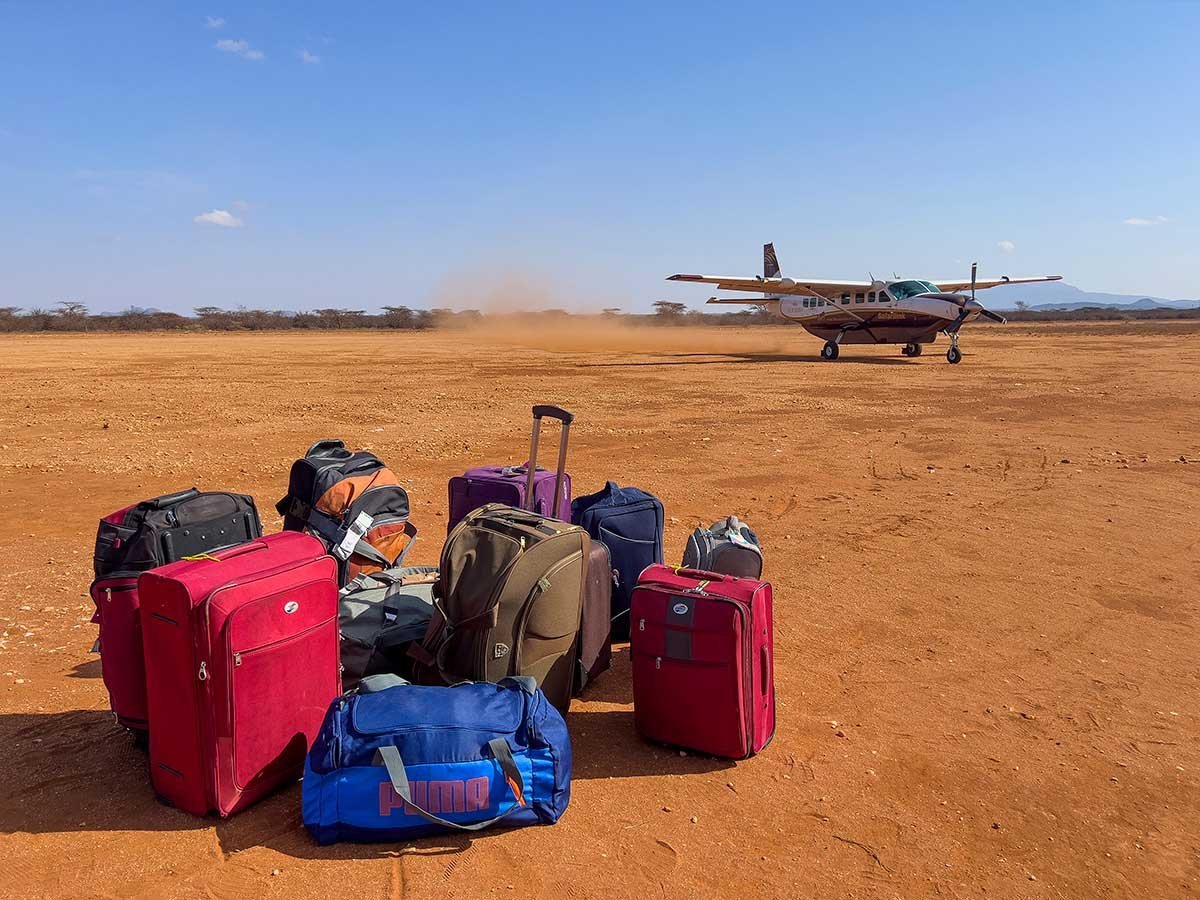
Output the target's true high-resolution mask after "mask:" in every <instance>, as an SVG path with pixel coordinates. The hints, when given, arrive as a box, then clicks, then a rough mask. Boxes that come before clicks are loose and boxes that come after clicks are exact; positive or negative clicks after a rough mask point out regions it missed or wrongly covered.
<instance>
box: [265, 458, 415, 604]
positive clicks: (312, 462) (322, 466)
mask: <svg viewBox="0 0 1200 900" xmlns="http://www.w3.org/2000/svg"><path fill="white" fill-rule="evenodd" d="M275 509H276V510H277V511H278V512H279V514H280V515H281V516H283V527H284V530H286V531H307V532H309V533H310V534H313V535H315V536H316V537H318V538H320V539H321V540H322V541H323V542H324V543H325V546H326V547H327V548H328V549H329V552H330V553H331V554H332V555H333V556H334V557H335V558H336V559H337V560H338V577H339V581H340V583H341V584H343V585H344V584H346V582H348V581H350V580H351V579H353V578H355V577H356V576H357V575H359V574H361V573H363V572H378V571H380V570H381V569H390V568H392V567H394V566H399V565H403V563H404V557H405V556H407V555H408V551H409V550H411V549H412V545H413V542H414V541H415V540H416V539H417V529H416V526H414V525H413V524H412V522H410V521H409V518H408V515H409V504H408V493H407V492H406V491H405V490H404V488H403V487H401V486H400V481H399V479H398V478H397V477H396V473H395V472H393V471H392V470H391V469H389V468H388V467H387V465H386V464H385V463H384V462H383V460H381V459H380V458H379V457H378V456H376V455H375V454H374V453H370V452H369V451H366V450H358V451H353V452H352V451H350V450H347V449H346V445H345V444H344V443H343V442H341V441H333V440H329V441H317V443H315V444H313V445H312V446H311V447H309V448H308V452H306V453H305V454H304V456H303V457H302V458H301V459H298V460H296V461H295V462H294V463H293V464H292V471H291V475H290V477H289V478H288V493H287V496H286V497H284V498H283V499H282V500H280V501H279V502H278V503H277V504H275Z"/></svg>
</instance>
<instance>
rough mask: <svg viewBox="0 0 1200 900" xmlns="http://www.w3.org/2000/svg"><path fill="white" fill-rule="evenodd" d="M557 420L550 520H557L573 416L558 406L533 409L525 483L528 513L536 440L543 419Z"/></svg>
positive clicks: (531, 503)
mask: <svg viewBox="0 0 1200 900" xmlns="http://www.w3.org/2000/svg"><path fill="white" fill-rule="evenodd" d="M547 416H548V417H550V418H552V419H558V420H559V421H560V422H562V434H561V436H560V437H559V439H558V472H557V473H556V474H555V476H554V503H553V504H552V505H551V506H550V518H552V519H556V518H558V505H559V503H560V502H562V495H563V476H564V475H565V474H566V471H567V438H568V437H569V436H570V433H571V423H572V422H574V421H575V414H574V413H571V412H567V411H566V410H565V409H562V408H561V407H558V406H549V405H545V404H539V405H537V406H535V407H534V408H533V434H532V436H531V437H530V439H529V463H528V466H529V474H528V476H527V479H526V481H525V502H526V504H528V508H529V510H530V512H532V511H533V476H534V474H535V473H536V472H537V451H538V438H539V437H540V436H541V432H542V419H543V418H544V417H547Z"/></svg>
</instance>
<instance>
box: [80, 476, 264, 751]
mask: <svg viewBox="0 0 1200 900" xmlns="http://www.w3.org/2000/svg"><path fill="white" fill-rule="evenodd" d="M261 534H262V524H261V523H260V522H259V520H258V510H257V509H255V507H254V500H253V499H251V498H250V497H247V496H245V495H244V494H230V493H224V492H211V493H202V492H201V491H198V490H196V489H195V488H189V489H188V490H186V491H179V492H177V493H174V494H166V495H164V496H162V497H155V498H154V499H152V500H143V501H142V502H141V503H136V504H134V505H133V506H127V507H125V508H124V509H119V510H117V511H116V512H114V513H110V514H109V515H107V516H105V517H104V518H103V519H101V520H100V527H99V528H98V529H97V531H96V550H95V556H94V558H93V565H94V567H95V573H96V578H95V580H94V581H93V582H92V586H91V589H90V593H91V595H92V602H93V603H95V605H96V614H95V615H94V616H92V621H93V622H94V623H95V624H97V625H99V626H100V637H99V638H98V639H97V640H96V643H95V645H94V646H93V647H92V650H93V651H99V652H100V669H101V675H102V676H103V678H104V686H105V687H106V688H108V695H109V702H110V705H111V706H112V710H113V712H114V713H116V715H117V720H118V721H119V722H120V723H121V724H122V725H124V726H125V727H126V728H128V729H129V730H130V731H132V732H133V733H134V734H135V736H138V737H139V739H142V738H144V734H145V732H146V729H147V728H148V713H147V706H146V669H145V666H144V664H143V658H142V623H141V616H140V613H139V611H138V610H139V603H138V589H137V579H138V575H139V574H140V573H142V572H145V571H146V570H147V569H154V568H157V567H158V566H163V565H166V564H167V563H172V562H175V561H176V560H179V559H182V558H183V557H185V556H196V555H199V554H202V553H212V552H213V551H215V550H220V549H222V548H224V547H229V546H232V545H234V544H244V543H245V542H247V541H251V540H254V539H255V538H257V537H258V536H259V535H261Z"/></svg>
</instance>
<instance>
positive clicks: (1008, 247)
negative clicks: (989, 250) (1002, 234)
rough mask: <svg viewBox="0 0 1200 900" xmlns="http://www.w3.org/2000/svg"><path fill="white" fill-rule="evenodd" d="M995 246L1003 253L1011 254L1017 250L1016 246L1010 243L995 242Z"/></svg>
mask: <svg viewBox="0 0 1200 900" xmlns="http://www.w3.org/2000/svg"><path fill="white" fill-rule="evenodd" d="M996 246H997V247H999V248H1000V250H1001V251H1003V252H1004V253H1012V252H1013V251H1014V250H1016V249H1017V245H1016V244H1014V243H1013V242H1012V241H999V242H997V244H996Z"/></svg>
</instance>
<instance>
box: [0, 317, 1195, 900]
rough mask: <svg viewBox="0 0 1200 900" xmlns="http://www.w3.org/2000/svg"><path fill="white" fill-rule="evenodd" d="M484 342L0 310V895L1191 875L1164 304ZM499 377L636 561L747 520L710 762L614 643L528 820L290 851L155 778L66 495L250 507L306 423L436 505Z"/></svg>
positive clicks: (1191, 676) (286, 796)
mask: <svg viewBox="0 0 1200 900" xmlns="http://www.w3.org/2000/svg"><path fill="white" fill-rule="evenodd" d="M519 342H520V341H519V338H518V337H516V332H515V331H514V332H513V334H512V335H509V336H500V337H495V336H492V337H485V336H483V335H481V334H450V333H441V334H392V333H368V332H353V333H346V334H311V335H303V334H265V335H125V336H89V335H78V336H57V337H56V336H34V337H13V336H6V337H3V338H0V377H2V379H3V384H4V385H5V390H4V392H3V395H2V396H0V426H2V430H0V450H2V453H0V498H2V499H3V501H4V502H3V509H4V513H5V514H4V516H3V517H2V518H0V559H2V560H3V564H2V566H0V624H2V626H3V628H2V630H3V634H2V635H0V746H2V747H3V748H4V755H5V757H6V759H5V765H4V769H3V778H0V853H2V855H3V858H4V859H5V861H6V865H5V867H4V873H3V876H2V877H0V896H2V897H5V898H8V897H21V898H25V897H82V896H87V897H122V898H134V897H144V898H192V897H210V898H212V897H246V896H255V897H262V898H267V897H289V898H291V897H320V898H328V897H343V896H352V897H355V898H362V900H368V898H375V897H382V898H395V897H438V898H443V900H449V898H455V897H488V896H499V897H514V898H520V897H546V898H560V897H570V898H584V897H596V898H620V897H637V898H653V897H672V898H674V897H697V898H717V897H751V896H753V897H780V898H785V897H786V898H792V897H802V896H803V897H808V896H811V897H833V896H847V897H927V896H933V897H978V896H989V897H994V896H1002V897H1070V898H1079V897H1154V898H1160V897H1189V896H1195V895H1196V894H1197V892H1198V889H1200V728H1198V723H1197V716H1198V715H1200V691H1198V689H1200V678H1198V675H1197V671H1198V665H1197V660H1200V640H1198V639H1197V626H1198V624H1200V618H1198V616H1200V551H1198V546H1197V541H1198V537H1200V528H1198V527H1197V518H1198V517H1197V513H1198V510H1200V404H1198V403H1197V399H1196V398H1197V395H1198V392H1200V336H1198V334H1197V330H1196V328H1195V326H1192V325H1177V324H1176V325H1171V324H1152V325H1135V326H1109V325H1087V326H1082V327H1073V326H1048V327H1038V326H1007V327H986V328H983V327H981V328H976V329H971V330H970V333H969V334H966V333H964V350H965V352H966V354H967V355H966V359H965V360H964V362H963V363H962V364H961V365H959V366H955V367H952V366H949V365H947V363H946V361H945V359H944V357H943V356H942V355H941V354H940V353H939V352H936V351H937V350H938V346H935V347H933V348H929V349H928V351H927V353H926V355H925V356H924V357H922V358H921V359H919V360H906V359H903V358H902V357H900V355H899V353H898V352H896V348H894V347H888V348H847V350H846V352H845V354H844V355H843V358H842V359H841V360H840V361H838V362H836V363H822V362H819V361H818V358H817V350H818V349H819V342H817V341H815V340H814V339H813V338H811V337H810V336H808V335H806V334H804V333H802V332H800V331H799V330H791V329H784V328H763V329H755V330H751V329H738V330H734V329H728V330H726V329H713V328H709V329H703V330H691V329H649V330H645V331H641V332H635V331H622V330H618V329H604V330H600V331H596V332H593V331H592V329H590V328H583V329H579V330H577V331H572V332H558V333H554V334H542V335H539V336H538V338H537V343H538V344H539V345H540V349H517V348H516V347H515V346H514V345H515V344H518V343H519ZM942 349H944V347H943V348H942ZM535 401H538V402H558V403H561V404H562V405H565V406H567V407H568V408H570V409H573V410H575V411H576V413H577V414H578V416H579V419H578V424H577V427H576V429H575V431H574V436H573V448H572V453H571V470H572V473H573V475H574V478H575V482H576V485H577V491H578V492H580V493H582V492H584V491H591V490H594V489H595V488H596V487H598V486H599V485H600V484H601V483H602V482H603V480H604V479H605V478H614V479H617V480H619V481H621V482H623V483H633V484H636V485H639V486H641V487H644V488H647V489H649V490H651V491H653V492H654V493H656V494H658V495H659V496H660V497H662V499H663V501H664V502H665V504H666V508H667V515H668V517H669V520H668V526H667V536H666V537H667V548H668V555H669V557H677V556H678V555H679V553H681V551H682V546H683V542H684V538H685V535H686V534H687V532H688V531H689V530H690V529H691V528H693V527H694V526H695V525H697V524H699V523H705V524H707V523H708V522H709V521H711V520H712V519H714V518H716V517H717V516H719V515H724V514H727V513H730V512H736V513H738V514H739V515H741V516H742V517H743V518H745V519H746V520H747V521H749V522H750V523H751V524H752V525H753V526H754V527H755V528H756V529H757V530H758V532H759V534H760V536H761V537H762V538H763V542H764V545H765V548H766V553H767V574H768V575H769V577H770V578H771V580H772V581H773V582H774V584H775V590H776V613H775V615H776V619H775V624H776V641H777V643H776V668H777V689H778V705H779V723H778V733H777V735H776V738H775V740H774V742H773V743H772V744H771V745H770V746H769V747H768V748H767V749H766V750H765V751H764V752H763V753H762V754H761V755H759V756H758V757H756V758H754V759H751V760H748V761H744V762H738V763H731V762H725V761H720V760H713V759H707V758H702V757H696V756H692V755H688V756H680V755H679V754H678V753H676V752H673V751H668V750H665V749H661V748H658V747H654V746H651V745H648V744H645V743H643V742H641V741H640V740H639V739H638V737H637V735H636V734H635V733H634V730H633V724H632V711H631V710H632V706H631V694H630V684H629V665H628V659H627V655H626V653H625V651H624V650H620V651H619V652H618V653H617V657H616V662H615V664H614V668H613V670H612V671H611V672H609V673H608V674H607V675H605V676H604V677H603V678H602V679H601V680H600V681H599V682H598V683H597V684H596V685H595V687H594V689H593V690H592V692H590V693H589V694H588V695H587V697H586V698H585V699H583V700H581V701H576V702H575V704H574V706H573V707H572V711H571V714H570V716H569V725H570V729H571V733H572V739H573V742H574V749H575V760H576V769H575V779H574V787H573V795H572V801H571V806H570V809H569V810H568V812H567V814H566V815H565V816H564V818H563V820H562V821H561V822H560V823H559V824H558V825H556V826H554V827H552V828H532V829H523V830H516V831H508V832H493V833H488V834H485V835H482V836H480V837H477V838H475V839H473V840H468V839H465V838H458V837H447V838H433V839H427V840H423V841H419V842H417V843H415V844H408V845H365V846H357V845H349V844H346V845H339V846H334V847H330V848H319V847H317V846H316V845H315V844H314V843H313V842H312V841H311V840H310V839H309V838H308V836H307V835H306V833H305V832H304V831H303V829H302V827H301V823H300V812H299V801H300V792H299V788H298V787H291V788H288V789H286V790H284V791H282V792H280V793H279V794H277V795H275V796H273V797H271V798H269V799H267V800H265V801H264V802H262V803H261V804H259V805H258V806H256V807H254V808H252V809H250V810H247V811H246V812H244V813H242V814H241V815H238V816H236V817H234V818H233V819H231V820H229V821H227V822H218V821H216V820H212V819H204V820H202V819H195V818H192V817H190V816H188V815H185V814H183V813H180V812H177V811H175V810H172V809H169V808H167V807H164V806H162V805H160V804H159V803H157V802H156V801H155V799H154V797H153V794H152V793H151V791H150V788H149V784H148V779H147V773H146V762H145V757H144V755H143V754H141V753H140V752H139V751H137V750H135V749H134V748H133V746H132V745H131V743H130V741H129V739H128V738H127V737H126V736H125V735H124V734H123V733H122V732H121V730H120V729H119V728H118V727H117V726H116V725H115V724H114V722H113V720H112V718H111V716H110V714H109V713H108V711H107V696H106V694H105V691H104V687H103V684H102V682H101V681H100V678H99V673H100V667H99V662H98V660H97V658H96V657H94V656H91V655H89V654H88V648H89V646H90V645H91V643H92V640H93V638H94V637H95V627H94V626H92V625H90V624H88V618H89V616H90V614H91V604H90V601H89V599H88V597H87V585H88V581H89V579H90V552H91V543H92V540H93V536H94V531H95V523H96V519H98V518H99V517H100V516H101V515H103V514H105V513H107V512H109V511H111V510H113V509H116V508H118V507H120V506H123V505H125V504H127V503H129V502H132V501H134V500H137V499H140V498H143V497H147V496H152V495H155V494H159V493H163V492H166V491H169V490H174V489H178V488H181V487H186V486H190V485H192V484H197V485H199V486H201V487H204V488H231V489H235V490H240V491H246V492H249V493H252V494H254V495H255V496H256V497H257V499H258V502H259V508H260V510H261V511H262V513H263V518H264V523H265V525H266V527H267V530H268V531H273V530H276V529H278V527H279V522H278V519H277V517H275V515H274V512H273V509H272V507H273V503H274V501H275V500H276V499H277V498H278V497H279V496H280V495H281V493H282V492H283V490H284V487H285V482H286V477H287V469H288V465H289V464H290V462H291V461H292V459H293V458H294V457H295V456H296V455H297V454H299V453H301V452H303V450H304V448H305V447H306V446H307V445H308V444H309V443H310V442H311V441H312V440H314V439H316V438H320V437H327V436H340V437H343V438H345V439H346V440H347V442H348V443H350V444H352V445H356V446H369V447H370V448H371V449H373V450H375V451H376V452H378V453H379V454H380V455H382V456H383V457H384V458H385V459H387V460H388V461H389V462H390V463H391V464H392V466H393V467H394V468H395V469H397V470H398V471H399V472H400V473H401V474H402V477H404V478H405V479H407V480H408V485H407V486H408V487H409V488H410V491H411V494H412V497H413V499H414V515H415V518H416V520H417V523H418V524H419V525H420V526H422V527H423V528H424V529H425V533H426V535H430V536H437V535H438V534H439V533H440V532H442V531H443V530H444V524H443V523H444V521H445V519H444V516H445V502H446V501H445V483H446V479H447V478H448V477H449V476H450V475H452V474H454V473H456V472H460V471H462V470H463V469H465V468H466V467H468V466H469V465H471V464H476V463H480V462H493V461H507V460H511V461H518V462H519V461H521V460H523V459H524V454H525V446H526V443H525V442H526V440H527V429H528V418H527V417H528V412H529V406H530V404H531V403H532V402H535ZM552 443H553V441H552V439H549V440H548V441H547V444H552ZM437 544H438V541H437V539H436V537H434V538H432V539H430V538H427V539H426V540H424V541H423V542H421V543H419V544H418V550H417V551H416V552H415V554H414V556H415V560H416V561H417V562H429V561H433V560H434V559H435V557H436V555H437V550H438V546H437Z"/></svg>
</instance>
